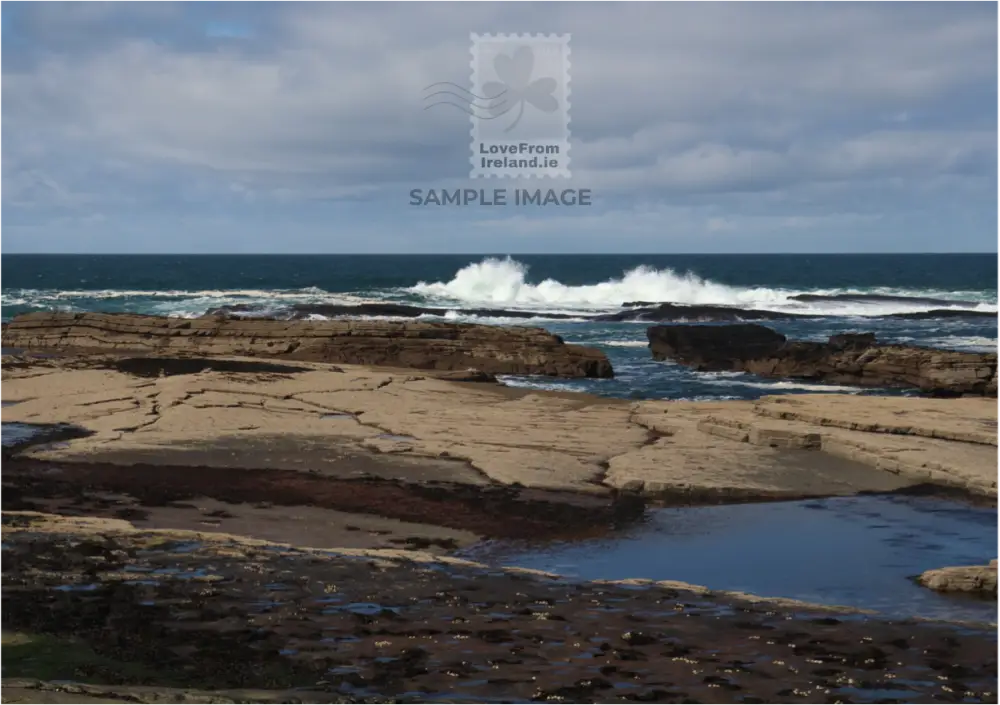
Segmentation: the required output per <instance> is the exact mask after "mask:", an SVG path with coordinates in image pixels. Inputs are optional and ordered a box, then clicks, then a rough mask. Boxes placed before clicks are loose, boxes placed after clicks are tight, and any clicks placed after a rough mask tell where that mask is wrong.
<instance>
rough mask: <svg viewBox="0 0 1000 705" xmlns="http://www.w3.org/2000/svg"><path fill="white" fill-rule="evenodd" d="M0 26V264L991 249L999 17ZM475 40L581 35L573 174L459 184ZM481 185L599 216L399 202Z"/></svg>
mask: <svg viewBox="0 0 1000 705" xmlns="http://www.w3.org/2000/svg"><path fill="white" fill-rule="evenodd" d="M0 12H2V17H0V30H2V45H0V50H2V60H3V63H2V71H3V77H2V84H0V85H2V107H0V118H2V175H3V176H2V178H3V180H2V226H3V227H2V245H0V247H2V250H3V251H4V252H8V253H12V252H86V253H106V252H123V253H125V252H127V253H157V252H162V253H224V252H247V253H249V252H260V253H272V252H273V253H320V252H323V253H359V252H365V253H410V252H414V253H416V252H420V253H448V252H455V253H584V252H587V253H601V252H621V253H644V252H649V253H671V252H678V253H689V252H708V253H712V252H719V253H727V252H740V253H742V252H760V253H766V252H955V251H958V252H961V251H965V252H969V251H986V252H995V251H996V249H997V6H996V4H994V3H962V2H942V3H913V4H911V3H884V4H883V3H775V4H769V3H734V4H724V3H579V4H578V3H520V2H518V3H498V4H494V3H377V2H373V3H294V2H289V3H247V4H244V3H238V2H237V3H211V2H204V3H179V4H172V3H157V2H149V3H89V2H88V3H67V4H62V3H26V2H4V3H3V5H2V10H0ZM473 32H475V33H492V34H497V33H529V34H535V33H559V34H563V33H569V34H570V35H571V40H570V48H571V53H570V62H571V64H570V87H571V92H570V96H569V112H570V143H571V154H572V176H571V177H569V178H548V179H531V180H517V181H511V180H502V181H501V180H497V179H487V180H477V181H475V182H473V181H471V180H470V178H469V156H470V118H469V117H468V115H466V114H464V113H462V112H460V111H459V110H455V109H448V108H447V107H446V108H444V109H436V110H425V109H424V107H425V103H424V101H423V97H424V95H425V93H424V89H425V87H426V86H428V85H429V84H432V83H435V82H442V81H451V82H455V83H458V84H460V85H462V86H471V83H470V81H471V75H470V72H471V69H470V57H471V54H470V33H473ZM530 109H531V108H529V110H530ZM470 187H475V188H483V187H486V188H490V189H492V188H494V187H508V188H513V187H517V188H521V187H529V188H537V187H541V188H550V187H551V188H556V189H559V190H562V189H565V188H575V189H590V191H591V194H592V204H591V205H590V206H585V207H584V206H577V207H559V206H545V207H537V206H524V207H514V206H507V207H503V208H500V207H486V206H464V207H460V206H413V205H410V198H409V192H410V190H411V189H415V188H419V189H423V190H424V191H425V192H426V191H427V190H429V189H446V188H447V189H454V188H470Z"/></svg>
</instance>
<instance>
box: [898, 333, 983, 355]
mask: <svg viewBox="0 0 1000 705" xmlns="http://www.w3.org/2000/svg"><path fill="white" fill-rule="evenodd" d="M893 341H894V342H900V343H910V342H912V343H914V344H916V345H921V346H924V347H928V348H943V349H945V350H965V351H970V352H997V339H996V338H987V337H985V336H979V335H944V336H941V337H939V338H921V339H919V340H917V339H915V338H903V337H897V338H894V339H893Z"/></svg>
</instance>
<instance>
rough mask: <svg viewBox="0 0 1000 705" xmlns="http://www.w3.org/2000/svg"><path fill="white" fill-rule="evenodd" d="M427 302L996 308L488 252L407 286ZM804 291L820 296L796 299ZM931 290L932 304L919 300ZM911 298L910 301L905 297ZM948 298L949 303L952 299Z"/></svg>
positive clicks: (874, 311) (553, 307) (562, 308)
mask: <svg viewBox="0 0 1000 705" xmlns="http://www.w3.org/2000/svg"><path fill="white" fill-rule="evenodd" d="M406 291H407V292H409V293H411V294H416V295H418V296H420V297H422V298H424V299H426V300H428V301H430V302H435V303H444V304H452V305H464V304H474V305H490V306H504V307H508V308H517V309H527V310H544V311H550V312H556V311H559V312H573V311H606V310H617V309H619V308H620V307H621V306H622V304H623V303H626V302H655V303H659V302H670V303H674V304H688V305H706V304H711V305H719V306H733V307H737V308H756V309H765V310H774V311H788V312H795V313H809V314H818V315H831V316H849V315H865V316H877V315H884V314H888V313H902V312H909V311H926V310H930V309H932V308H956V309H965V310H978V311H996V302H995V300H994V301H988V300H986V299H985V298H984V294H983V292H938V291H912V290H905V289H903V290H900V289H878V290H870V291H860V290H847V289H844V290H839V289H837V290H834V289H828V290H823V291H817V290H811V291H798V290H793V289H781V288H769V287H737V286H730V285H727V284H720V283H718V282H714V281H711V280H710V279H704V278H702V277H699V276H697V275H696V274H693V273H690V272H687V273H683V274H682V273H678V272H676V271H674V270H672V269H655V268H653V267H648V266H645V265H643V266H639V267H636V268H634V269H631V270H629V271H627V272H624V273H623V274H622V276H621V277H620V278H618V279H609V280H607V281H604V282H600V283H597V284H585V285H580V286H572V285H567V284H563V283H562V282H559V281H557V280H555V279H546V280H544V281H541V282H538V283H532V282H530V281H529V280H528V267H527V266H526V265H525V264H523V263H521V262H518V261H517V260H514V259H511V258H510V257H508V258H506V259H498V258H487V259H484V260H482V261H481V262H477V263H475V264H470V265H468V266H466V267H463V268H462V269H460V270H458V272H456V273H455V276H454V277H453V278H452V279H451V280H450V281H447V282H431V283H428V282H420V283H419V284H417V285H416V286H413V287H410V288H409V289H407V290H406ZM802 294H809V295H812V296H813V297H814V298H818V299H819V300H808V301H799V300H796V299H795V298H794V297H795V296H797V295H802ZM930 296H933V297H935V298H936V299H938V300H940V301H939V302H937V303H931V302H930V301H925V300H922V299H927V298H928V297H930ZM907 298H912V299H914V301H907V300H906V299H907ZM950 302H953V304H952V303H950Z"/></svg>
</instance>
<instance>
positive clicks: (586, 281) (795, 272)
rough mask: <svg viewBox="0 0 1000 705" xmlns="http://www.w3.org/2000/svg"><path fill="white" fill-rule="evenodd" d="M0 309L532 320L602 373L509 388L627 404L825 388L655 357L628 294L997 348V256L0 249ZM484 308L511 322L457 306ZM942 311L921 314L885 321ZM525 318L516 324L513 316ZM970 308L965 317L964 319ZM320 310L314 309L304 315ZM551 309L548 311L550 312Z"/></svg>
mask: <svg viewBox="0 0 1000 705" xmlns="http://www.w3.org/2000/svg"><path fill="white" fill-rule="evenodd" d="M2 279H3V281H2V316H3V320H4V321H7V320H10V319H11V318H12V317H13V316H16V315H18V314H20V313H24V312H28V311H38V310H45V309H58V310H67V311H108V312H115V311H128V312H135V313H152V314H160V315H168V316H182V317H195V316H199V315H203V314H204V313H205V312H206V311H209V310H211V309H215V308H219V307H224V306H240V307H242V308H243V310H244V313H249V314H250V315H277V316H282V315H288V312H289V310H290V309H291V307H293V306H298V307H300V308H302V307H305V308H306V310H308V307H309V306H314V305H323V304H358V303H372V302H383V303H385V302H394V303H403V304H409V305H416V306H426V307H436V308H443V309H446V312H445V313H443V314H442V315H439V316H422V318H425V319H430V320H449V321H467V322H476V323H488V324H493V325H529V326H541V327H543V328H546V329H548V330H550V331H552V332H553V333H556V334H558V335H560V336H562V337H563V338H564V339H565V340H566V341H567V342H572V343H580V344H584V345H591V346H594V347H598V348H601V349H602V350H604V351H605V353H606V354H607V355H608V357H609V358H610V359H611V362H612V364H613V366H614V369H615V375H616V376H615V378H614V379H610V380H555V379H550V378H526V377H510V378H505V380H504V381H505V382H506V383H507V384H512V385H517V386H524V387H536V388H539V389H560V390H578V391H586V392H590V393H595V394H601V395H605V396H614V397H623V398H632V399H699V400H700V399H706V400H707V399H754V398H757V397H760V396H762V395H765V394H784V393H788V394H794V393H804V392H827V391H830V392H834V391H835V392H852V393H873V392H874V391H879V390H867V391H862V390H857V389H854V388H846V387H838V386H834V385H823V384H810V383H806V382H797V381H788V380H767V379H763V378H758V377H754V376H752V375H746V374H738V373H699V372H694V371H691V370H688V369H686V368H683V367H681V366H678V365H674V364H671V363H667V362H655V361H653V360H652V359H651V358H650V354H649V350H648V349H647V347H646V337H645V331H646V327H647V326H649V325H651V324H650V323H647V322H603V321H602V322H597V321H591V320H586V319H585V318H583V317H584V316H588V315H593V314H599V313H609V312H614V311H619V310H621V308H622V305H623V304H624V303H626V302H636V301H644V302H672V303H678V304H717V305H725V306H732V307H737V308H742V309H756V310H767V311H780V312H788V313H805V314H813V315H814V316H816V317H814V318H802V319H785V320H775V321H763V322H762V323H763V324H764V325H767V326H769V327H772V328H774V329H776V330H778V331H780V332H781V333H784V334H785V335H787V336H789V337H790V338H795V339H802V340H824V339H825V338H826V337H828V336H830V335H832V334H834V333H840V332H847V331H862V332H864V331H872V332H875V333H876V334H877V335H878V338H879V339H880V340H882V341H885V342H899V343H908V344H913V345H924V346H931V347H938V348H945V349H951V350H970V351H996V350H997V319H996V317H995V316H985V317H984V316H982V312H991V313H994V314H995V313H996V311H997V256H996V255H995V254H944V255H942V254H910V255H514V256H504V255H497V256H484V255H288V256H284V255H9V254H8V255H3V257H2ZM471 308H490V309H504V310H507V311H516V312H520V314H519V315H520V317H517V318H514V317H510V316H475V315H464V314H462V313H460V312H459V309H471ZM928 311H937V312H940V311H944V313H936V314H931V315H929V317H923V318H922V317H899V316H898V314H906V313H909V314H913V313H918V312H928ZM525 312H527V315H528V316H529V317H523V316H525V315H526V314H525ZM976 314H979V315H976ZM308 315H309V316H310V317H312V318H322V315H321V314H319V313H312V314H308ZM554 316H559V318H553V317H554Z"/></svg>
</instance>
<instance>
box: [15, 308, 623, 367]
mask: <svg viewBox="0 0 1000 705" xmlns="http://www.w3.org/2000/svg"><path fill="white" fill-rule="evenodd" d="M3 345H4V347H12V348H24V349H30V350H88V351H101V352H116V353H120V352H129V351H131V352H145V353H153V354H154V355H163V354H164V353H165V352H171V353H177V352H180V353H183V354H185V355H189V356H197V355H218V356H224V355H239V356H247V357H269V358H277V359H286V360H305V361H313V362H329V363H346V364H359V365H379V366H392V367H402V368H415V369H432V370H467V369H469V368H475V369H477V370H480V371H482V372H485V373H490V374H539V375H551V376H558V377H611V376H612V370H611V363H610V362H608V359H607V357H606V356H605V355H604V353H602V352H600V351H599V350H596V349H593V348H586V347H582V346H579V345H567V344H565V343H564V342H563V341H562V339H561V338H560V337H559V336H556V335H552V334H551V333H548V332H547V331H545V330H543V329H541V328H515V327H508V328H500V327H493V326H480V325H473V324H467V323H431V322H423V321H385V320H382V321H376V320H340V321H282V320H274V319H263V318H249V319H232V318H223V317H206V318H200V319H195V320H188V319H176V318H167V317H162V316H143V315H138V314H105V313H59V312H37V313H28V314H24V315H21V316H18V317H16V318H15V319H14V320H12V321H11V322H9V323H5V324H4V326H3Z"/></svg>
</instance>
